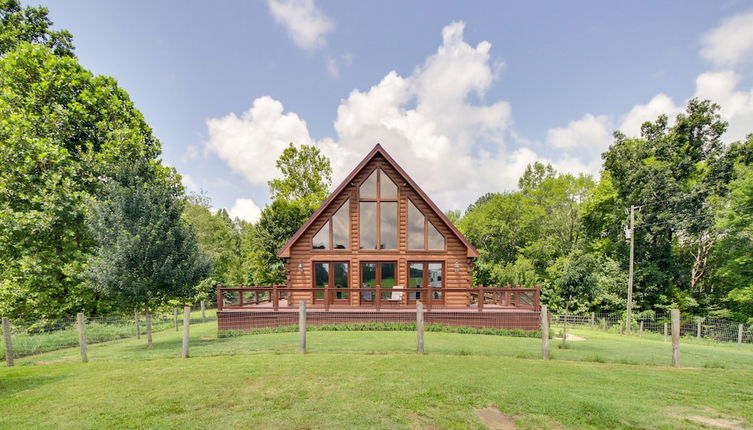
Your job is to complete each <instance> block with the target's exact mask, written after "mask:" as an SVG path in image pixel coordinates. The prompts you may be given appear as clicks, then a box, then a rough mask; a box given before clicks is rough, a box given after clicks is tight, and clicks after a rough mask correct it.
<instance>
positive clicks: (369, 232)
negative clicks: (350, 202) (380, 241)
mask: <svg viewBox="0 0 753 430" xmlns="http://www.w3.org/2000/svg"><path fill="white" fill-rule="evenodd" d="M359 208H360V214H359V222H360V224H361V225H360V227H359V229H360V231H361V249H377V243H376V242H377V240H376V230H377V229H376V202H360V204H359Z"/></svg>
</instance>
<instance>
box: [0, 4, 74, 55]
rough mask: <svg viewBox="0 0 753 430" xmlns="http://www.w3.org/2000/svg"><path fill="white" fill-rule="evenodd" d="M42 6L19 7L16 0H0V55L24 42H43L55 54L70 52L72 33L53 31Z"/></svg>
mask: <svg viewBox="0 0 753 430" xmlns="http://www.w3.org/2000/svg"><path fill="white" fill-rule="evenodd" d="M47 13H48V10H47V8H45V7H33V6H26V7H21V2H20V1H19V0H0V56H2V55H4V54H5V53H7V52H9V51H11V50H13V49H14V48H16V47H17V46H18V45H20V44H22V43H24V42H27V43H34V44H39V45H44V46H47V47H48V48H50V49H51V50H52V52H53V53H54V54H55V55H57V56H73V49H74V48H73V40H72V39H73V36H72V35H71V33H69V32H68V31H66V30H58V31H53V30H52V29H51V27H52V21H51V20H50V19H49V18H48V17H47Z"/></svg>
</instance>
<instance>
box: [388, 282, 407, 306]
mask: <svg viewBox="0 0 753 430" xmlns="http://www.w3.org/2000/svg"><path fill="white" fill-rule="evenodd" d="M402 289H403V286H402V285H395V286H394V287H392V294H390V298H389V301H390V302H393V303H402V302H403V294H405V292H403V291H395V290H402Z"/></svg>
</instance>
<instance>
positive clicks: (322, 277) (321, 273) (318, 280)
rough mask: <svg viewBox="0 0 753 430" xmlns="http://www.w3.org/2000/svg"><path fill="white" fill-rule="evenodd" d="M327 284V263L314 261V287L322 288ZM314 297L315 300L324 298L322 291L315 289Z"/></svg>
mask: <svg viewBox="0 0 753 430" xmlns="http://www.w3.org/2000/svg"><path fill="white" fill-rule="evenodd" d="M328 285H329V263H315V264H314V287H315V288H324V287H326V286H328ZM314 298H315V299H317V300H321V299H324V292H323V291H317V292H316V293H314Z"/></svg>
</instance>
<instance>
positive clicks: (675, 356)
mask: <svg viewBox="0 0 753 430" xmlns="http://www.w3.org/2000/svg"><path fill="white" fill-rule="evenodd" d="M672 366H674V367H680V310H679V309H672Z"/></svg>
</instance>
